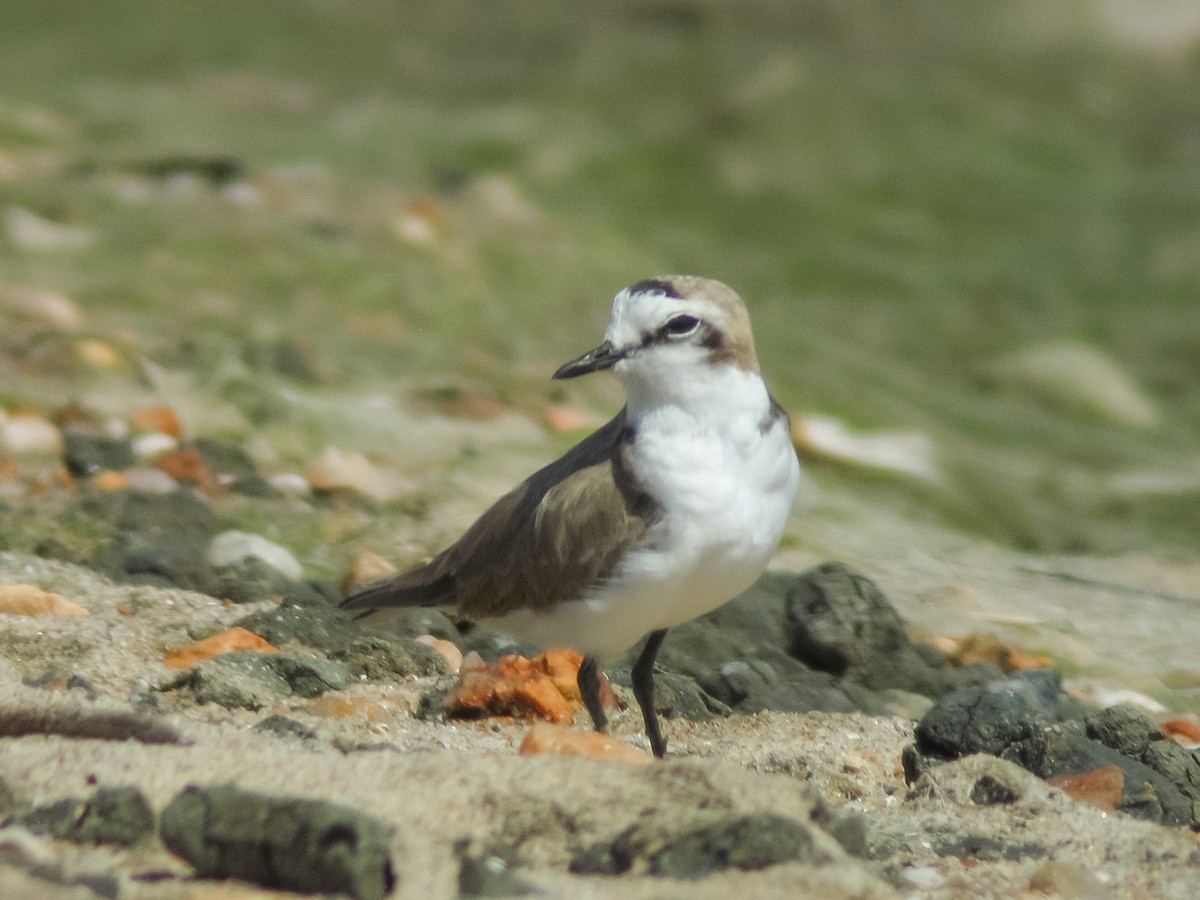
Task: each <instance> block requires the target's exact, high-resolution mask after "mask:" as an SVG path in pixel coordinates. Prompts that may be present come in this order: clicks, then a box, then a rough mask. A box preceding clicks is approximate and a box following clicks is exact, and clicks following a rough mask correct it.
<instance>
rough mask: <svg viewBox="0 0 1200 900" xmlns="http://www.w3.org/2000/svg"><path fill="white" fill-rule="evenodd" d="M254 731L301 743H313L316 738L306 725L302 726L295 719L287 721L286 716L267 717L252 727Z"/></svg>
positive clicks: (314, 733) (315, 734)
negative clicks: (300, 741)
mask: <svg viewBox="0 0 1200 900" xmlns="http://www.w3.org/2000/svg"><path fill="white" fill-rule="evenodd" d="M254 730H255V731H262V732H265V733H266V734H274V735H278V736H279V737H294V738H299V739H300V740H302V741H313V740H316V738H317V733H316V732H315V731H313V730H312V729H311V728H309V727H308V726H307V725H303V724H301V723H300V722H297V721H296V720H295V719H289V718H288V717H287V716H278V715H276V716H267V717H266V718H265V719H263V720H262V721H261V722H259V723H258V724H257V725H255V726H254Z"/></svg>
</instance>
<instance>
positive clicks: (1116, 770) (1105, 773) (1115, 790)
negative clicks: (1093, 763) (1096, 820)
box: [1046, 766, 1125, 810]
mask: <svg viewBox="0 0 1200 900" xmlns="http://www.w3.org/2000/svg"><path fill="white" fill-rule="evenodd" d="M1046 783H1047V784H1049V785H1051V786H1053V787H1057V788H1062V790H1063V791H1065V792H1066V794H1067V796H1069V797H1070V798H1071V799H1072V800H1074V801H1076V802H1078V803H1087V804H1088V805H1089V806H1097V807H1099V808H1100V809H1107V810H1114V809H1116V808H1117V804H1118V803H1120V802H1121V793H1122V791H1124V790H1125V775H1124V774H1123V773H1122V772H1121V767H1120V766H1101V767H1100V768H1099V769H1093V770H1092V771H1091V772H1084V773H1083V774H1081V775H1063V776H1061V777H1059V778H1047V779H1046Z"/></svg>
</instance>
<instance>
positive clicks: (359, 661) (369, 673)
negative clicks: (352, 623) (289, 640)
mask: <svg viewBox="0 0 1200 900" xmlns="http://www.w3.org/2000/svg"><path fill="white" fill-rule="evenodd" d="M331 655H332V657H333V658H334V659H337V660H340V661H341V662H343V663H344V664H345V666H346V668H347V669H348V670H349V672H350V674H351V676H353V677H355V678H366V679H368V680H370V681H395V680H397V679H400V678H408V677H411V676H414V675H417V676H427V675H446V674H448V673H449V671H450V670H449V668H448V666H447V665H446V658H445V657H444V656H442V654H440V653H438V652H437V651H436V650H434V649H433V648H432V647H430V646H429V645H428V644H422V643H419V642H417V641H413V640H402V639H397V640H389V639H388V638H384V637H374V636H372V637H360V638H355V639H354V640H352V641H350V643H348V644H347V645H346V646H345V647H343V648H342V649H340V650H337V651H334V653H333V654H331Z"/></svg>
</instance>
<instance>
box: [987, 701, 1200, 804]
mask: <svg viewBox="0 0 1200 900" xmlns="http://www.w3.org/2000/svg"><path fill="white" fill-rule="evenodd" d="M998 755H999V756H1001V757H1002V758H1004V759H1008V760H1011V761H1012V762H1015V763H1017V764H1018V765H1020V766H1023V767H1024V768H1026V769H1028V770H1029V771H1031V772H1033V773H1034V774H1035V775H1037V776H1039V777H1041V778H1058V777H1061V776H1066V775H1080V774H1083V773H1084V772H1092V771H1095V770H1096V769H1099V768H1103V767H1104V766H1118V767H1119V768H1120V769H1121V773H1122V775H1123V776H1124V780H1125V787H1124V790H1123V792H1122V795H1121V802H1120V803H1118V804H1117V809H1119V810H1121V811H1122V812H1125V813H1128V814H1129V815H1131V816H1135V817H1136V818H1139V819H1147V820H1149V821H1151V822H1160V823H1162V824H1164V825H1187V824H1191V822H1192V815H1193V809H1192V803H1191V801H1190V800H1189V799H1188V798H1187V797H1185V796H1184V795H1183V794H1182V793H1181V792H1180V790H1179V788H1177V787H1176V786H1175V785H1174V784H1172V783H1171V782H1170V781H1169V780H1168V779H1167V778H1164V777H1163V776H1162V775H1160V774H1159V773H1158V772H1155V771H1154V770H1153V769H1151V768H1150V767H1149V766H1147V765H1145V764H1144V763H1141V762H1139V761H1138V760H1136V759H1132V758H1130V757H1128V756H1125V755H1124V754H1122V753H1118V752H1117V751H1116V750H1113V749H1112V748H1110V747H1106V746H1104V744H1101V743H1100V742H1099V741H1094V740H1092V739H1091V738H1089V737H1088V736H1087V732H1086V731H1085V728H1084V724H1083V722H1081V721H1071V722H1062V723H1059V724H1056V725H1050V726H1046V727H1042V728H1036V729H1031V731H1030V733H1029V734H1028V735H1027V736H1026V737H1025V738H1024V739H1022V740H1018V741H1014V742H1013V743H1011V744H1010V745H1009V746H1008V747H1006V748H1005V749H1004V750H1003V751H1002V752H1001V753H999V754H998Z"/></svg>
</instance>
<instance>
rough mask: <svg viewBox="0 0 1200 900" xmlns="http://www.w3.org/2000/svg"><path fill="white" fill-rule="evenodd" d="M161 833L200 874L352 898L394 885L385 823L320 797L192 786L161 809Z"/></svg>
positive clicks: (377, 898)
mask: <svg viewBox="0 0 1200 900" xmlns="http://www.w3.org/2000/svg"><path fill="white" fill-rule="evenodd" d="M159 834H160V835H161V837H162V840H163V843H164V844H166V845H167V848H168V849H169V850H170V851H171V852H172V853H175V854H177V855H179V856H181V857H183V858H184V859H186V860H187V861H188V862H189V863H191V865H192V866H194V867H195V869H196V874H197V875H199V876H200V877H202V878H240V879H243V880H245V881H251V882H254V883H255V884H260V885H263V886H264V887H275V888H285V889H288V890H293V891H301V892H305V893H329V894H347V895H349V896H351V897H354V898H356V900H382V898H383V897H385V896H387V895H388V894H389V893H390V892H391V890H392V888H393V887H394V886H395V883H396V876H395V873H394V870H393V868H392V860H391V857H390V853H389V845H390V829H389V828H388V827H387V826H386V825H384V824H383V823H382V822H379V821H378V820H376V819H373V818H370V817H369V816H365V815H363V814H362V813H359V812H356V811H355V810H352V809H348V808H346V807H343V806H337V805H334V804H332V803H325V802H322V801H318V800H304V799H298V798H292V797H268V796H264V795H262V794H256V793H251V792H249V791H243V790H239V789H238V788H236V787H233V786H231V785H225V786H218V787H195V786H193V787H189V788H187V789H186V790H184V791H183V792H182V793H181V794H179V795H177V796H176V797H175V799H173V800H172V801H171V802H170V804H169V805H168V806H167V808H166V809H165V810H163V814H162V817H161V819H160V823H159Z"/></svg>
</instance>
